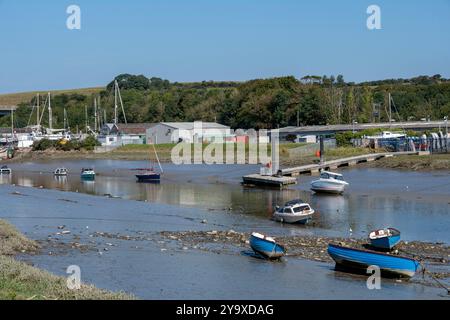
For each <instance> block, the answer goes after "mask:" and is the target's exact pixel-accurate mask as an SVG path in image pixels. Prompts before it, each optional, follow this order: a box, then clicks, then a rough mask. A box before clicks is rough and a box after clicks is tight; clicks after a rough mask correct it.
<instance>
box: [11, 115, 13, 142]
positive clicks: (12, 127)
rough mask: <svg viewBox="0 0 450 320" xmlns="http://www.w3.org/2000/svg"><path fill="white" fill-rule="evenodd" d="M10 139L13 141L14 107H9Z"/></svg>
mask: <svg viewBox="0 0 450 320" xmlns="http://www.w3.org/2000/svg"><path fill="white" fill-rule="evenodd" d="M11 141H14V109H13V108H11Z"/></svg>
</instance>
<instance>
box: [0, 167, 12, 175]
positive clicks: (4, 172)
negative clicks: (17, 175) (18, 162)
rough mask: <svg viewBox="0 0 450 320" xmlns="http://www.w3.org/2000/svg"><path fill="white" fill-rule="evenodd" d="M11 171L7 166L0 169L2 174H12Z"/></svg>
mask: <svg viewBox="0 0 450 320" xmlns="http://www.w3.org/2000/svg"><path fill="white" fill-rule="evenodd" d="M11 172H12V171H11V169H10V168H8V167H7V166H2V167H1V168H0V174H2V175H3V174H11Z"/></svg>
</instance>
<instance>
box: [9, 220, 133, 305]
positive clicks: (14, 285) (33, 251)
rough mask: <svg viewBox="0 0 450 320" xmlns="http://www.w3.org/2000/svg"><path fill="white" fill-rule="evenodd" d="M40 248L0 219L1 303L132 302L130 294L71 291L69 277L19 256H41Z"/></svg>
mask: <svg viewBox="0 0 450 320" xmlns="http://www.w3.org/2000/svg"><path fill="white" fill-rule="evenodd" d="M41 248H42V247H41V246H40V245H39V243H38V242H37V241H34V240H30V239H28V238H26V237H25V236H24V235H23V234H22V233H20V232H19V231H18V230H17V229H16V228H15V227H14V226H13V225H11V224H10V223H8V222H7V221H5V220H3V219H0V284H1V285H0V300H1V299H8V300H124V299H126V300H129V299H134V297H132V296H131V295H129V294H125V293H121V292H119V293H114V292H109V291H107V290H102V289H98V288H96V287H94V286H92V285H88V284H84V283H82V284H81V288H80V289H78V290H70V289H68V287H67V285H66V278H64V277H61V276H55V275H53V274H51V273H49V272H47V271H46V270H41V269H39V268H36V267H34V266H32V265H29V264H27V263H25V262H24V261H19V260H16V259H15V257H16V256H17V255H19V254H20V255H39V254H42V253H41V252H40V250H41Z"/></svg>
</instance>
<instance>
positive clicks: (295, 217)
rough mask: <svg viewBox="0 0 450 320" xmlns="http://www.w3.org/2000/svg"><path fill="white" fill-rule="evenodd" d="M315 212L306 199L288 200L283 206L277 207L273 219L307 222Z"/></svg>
mask: <svg viewBox="0 0 450 320" xmlns="http://www.w3.org/2000/svg"><path fill="white" fill-rule="evenodd" d="M313 214H314V210H313V209H312V208H311V206H310V205H309V204H307V203H305V202H304V201H302V200H300V199H298V200H292V201H289V202H286V203H285V204H284V206H282V207H278V206H277V207H276V208H275V212H274V213H273V217H272V218H273V220H275V221H279V222H285V223H306V222H308V221H309V220H310V219H311V218H312V215H313Z"/></svg>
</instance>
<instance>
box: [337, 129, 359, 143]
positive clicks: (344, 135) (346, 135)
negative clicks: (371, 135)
mask: <svg viewBox="0 0 450 320" xmlns="http://www.w3.org/2000/svg"><path fill="white" fill-rule="evenodd" d="M357 136H359V134H357V133H353V132H351V131H346V132H339V133H336V145H337V146H338V147H348V146H351V145H352V142H351V140H352V139H353V138H355V137H357Z"/></svg>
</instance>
